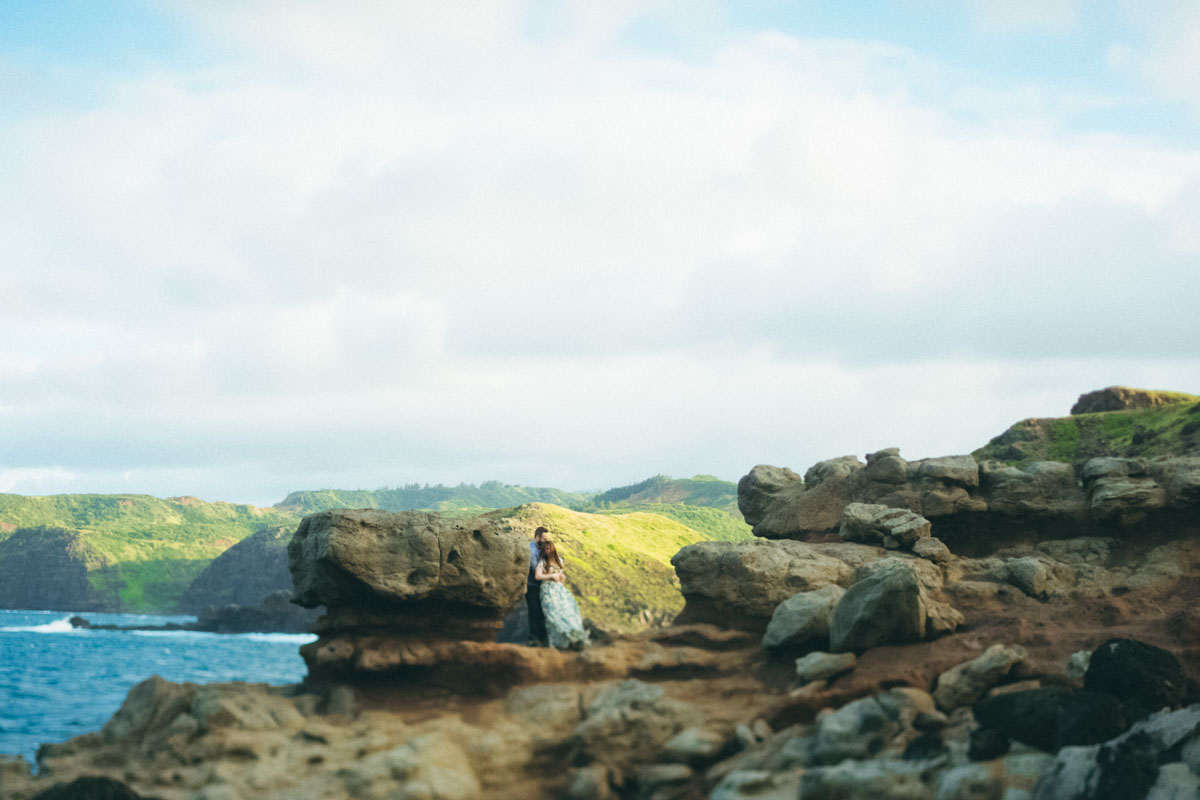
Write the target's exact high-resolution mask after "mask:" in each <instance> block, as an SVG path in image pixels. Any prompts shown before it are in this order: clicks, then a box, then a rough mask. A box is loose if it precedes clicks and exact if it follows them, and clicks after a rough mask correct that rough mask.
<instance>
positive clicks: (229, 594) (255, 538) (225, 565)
mask: <svg viewBox="0 0 1200 800" xmlns="http://www.w3.org/2000/svg"><path fill="white" fill-rule="evenodd" d="M295 530H296V529H295V528H294V527H291V526H279V525H277V526H273V527H269V528H262V529H260V530H258V531H256V532H255V533H253V534H251V535H250V536H247V537H246V538H245V539H243V540H242V541H240V542H238V543H237V544H235V545H233V547H230V548H229V549H228V550H226V551H225V552H224V553H222V554H221V555H219V556H217V557H216V558H214V559H213V560H212V563H210V564H209V565H208V566H207V567H205V568H204V571H203V572H201V573H200V574H199V575H197V576H196V579H195V580H194V581H192V582H191V584H190V585H189V586H188V587H187V589H186V590H185V591H184V593H183V597H182V598H180V601H179V608H180V610H181V611H183V612H185V613H188V614H198V613H200V612H201V611H203V610H204V609H205V608H206V607H208V606H224V605H231V604H237V605H240V606H254V605H257V604H258V603H260V602H262V599H263V598H264V597H266V596H267V595H269V594H272V593H273V592H279V591H286V592H288V593H289V594H290V593H291V591H292V574H291V573H290V572H288V558H287V544H288V541H289V540H290V539H291V538H292V533H293V532H294V531H295Z"/></svg>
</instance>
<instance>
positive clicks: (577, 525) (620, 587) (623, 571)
mask: <svg viewBox="0 0 1200 800" xmlns="http://www.w3.org/2000/svg"><path fill="white" fill-rule="evenodd" d="M488 516H495V517H496V518H498V519H505V520H508V521H510V522H511V524H512V525H513V527H514V528H516V529H517V530H521V531H527V532H528V534H529V535H530V537H531V538H532V534H533V531H534V529H535V528H537V527H538V526H539V525H545V526H546V527H547V528H549V529H550V534H551V537H552V538H553V539H554V540H555V542H556V543H557V546H558V549H559V552H560V554H561V555H562V557H563V560H564V562H565V564H566V571H567V586H568V587H569V588H570V589H571V592H572V593H573V594H574V595H575V597H576V599H578V601H579V608H580V611H581V612H582V613H583V616H584V617H585V618H586V619H590V620H592V621H593V622H594V623H596V624H597V625H599V626H600V627H602V628H605V629H608V630H617V631H629V630H637V629H639V628H644V627H645V626H646V622H647V621H656V620H662V619H669V618H671V617H673V616H675V615H676V614H678V613H679V612H680V611H681V610H682V609H683V596H682V595H681V594H680V593H679V581H678V579H677V578H676V576H675V570H674V568H673V567H672V566H671V556H673V555H675V553H677V552H679V550H680V548H683V547H686V546H687V545H689V544H695V543H696V542H699V541H703V540H705V539H706V538H708V537H706V536H704V535H702V534H700V533H698V532H697V531H695V530H692V529H691V528H689V527H687V526H685V525H683V524H681V523H679V522H676V521H674V520H671V519H667V518H666V517H663V516H660V515H658V514H649V513H645V512H634V513H626V514H588V513H584V512H579V511H572V510H570V509H566V508H562V507H560V506H554V505H549V504H545V503H530V504H528V505H523V506H520V507H518V508H508V509H501V510H499V511H493V512H490V514H489V515H488Z"/></svg>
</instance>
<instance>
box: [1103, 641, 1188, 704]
mask: <svg viewBox="0 0 1200 800" xmlns="http://www.w3.org/2000/svg"><path fill="white" fill-rule="evenodd" d="M1083 685H1084V687H1085V688H1087V689H1089V690H1091V691H1096V692H1107V693H1108V694H1111V695H1113V696H1115V697H1117V698H1119V699H1120V700H1121V702H1122V703H1123V704H1124V706H1125V710H1126V713H1127V714H1128V716H1129V720H1130V722H1133V721H1136V720H1139V719H1141V718H1142V717H1145V716H1146V715H1147V714H1151V713H1153V712H1155V711H1158V710H1160V709H1162V708H1177V707H1178V706H1179V704H1180V702H1182V700H1183V696H1184V693H1185V691H1186V690H1187V678H1186V677H1185V676H1184V674H1183V665H1182V664H1180V663H1179V659H1177V658H1175V656H1173V655H1171V654H1170V653H1168V652H1167V651H1166V650H1163V649H1162V648H1160V647H1155V646H1154V645H1151V644H1146V643H1145V642H1139V641H1137V640H1135V639H1109V640H1108V641H1107V642H1105V643H1104V644H1102V645H1100V646H1099V647H1098V648H1096V650H1095V652H1093V653H1092V658H1091V662H1090V663H1089V665H1088V670H1087V673H1086V674H1085V675H1084V678H1083Z"/></svg>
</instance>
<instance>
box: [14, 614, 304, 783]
mask: <svg viewBox="0 0 1200 800" xmlns="http://www.w3.org/2000/svg"><path fill="white" fill-rule="evenodd" d="M71 616H74V615H73V614H71V613H68V612H63V611H3V610H0V753H4V754H10V755H23V756H25V757H26V758H27V759H29V761H30V762H31V763H32V762H33V760H34V754H35V753H36V752H37V748H38V745H40V744H42V743H43V742H61V741H64V740H66V739H70V738H71V737H73V736H78V735H80V734H82V733H87V732H88V731H94V730H99V728H100V727H101V726H102V725H103V724H104V723H105V722H107V721H108V719H109V717H111V716H112V715H113V712H115V711H116V710H117V709H118V708H119V707H120V706H121V703H122V702H123V701H124V700H125V695H127V694H128V693H129V689H130V688H131V687H133V686H134V684H136V683H138V682H140V681H142V680H144V679H146V678H148V677H150V676H151V675H161V676H162V677H164V678H166V679H167V680H169V681H176V682H184V681H188V682H191V683H219V682H223V681H249V682H254V683H270V684H276V685H280V684H287V683H297V682H298V681H300V680H301V679H302V678H303V677H304V674H305V668H304V662H303V660H301V658H300V645H301V644H304V643H305V642H308V641H311V640H312V639H314V638H316V637H315V636H312V635H310V634H283V633H246V634H236V635H226V634H216V633H199V632H193V631H92V630H77V629H74V628H72V627H71V624H70V623H69V622H68V621H67V620H68V619H69V618H70V617H71ZM81 616H84V617H86V618H87V620H88V621H89V622H91V623H93V624H108V625H162V624H164V623H166V622H194V621H195V618H194V617H159V616H144V615H140V614H93V613H83V614H81Z"/></svg>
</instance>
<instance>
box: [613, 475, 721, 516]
mask: <svg viewBox="0 0 1200 800" xmlns="http://www.w3.org/2000/svg"><path fill="white" fill-rule="evenodd" d="M646 503H664V504H670V505H689V506H708V507H710V508H717V509H720V510H722V511H724V512H726V513H727V514H729V515H730V516H735V517H738V518H740V517H741V514H740V513H739V512H738V508H737V484H734V483H730V482H729V481H723V480H721V479H719V478H717V477H715V476H713V475H696V476H694V477H691V478H672V477H670V476H668V475H655V476H654V477H653V478H647V479H646V480H644V481H641V482H639V483H634V484H630V485H629V486H620V487H617V488H616V489H609V490H608V491H607V492H601V493H599V494H597V495H596V496H595V497H593V498H592V499H591V504H590V505H592V506H593V507H595V508H613V507H617V506H634V505H641V504H646Z"/></svg>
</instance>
